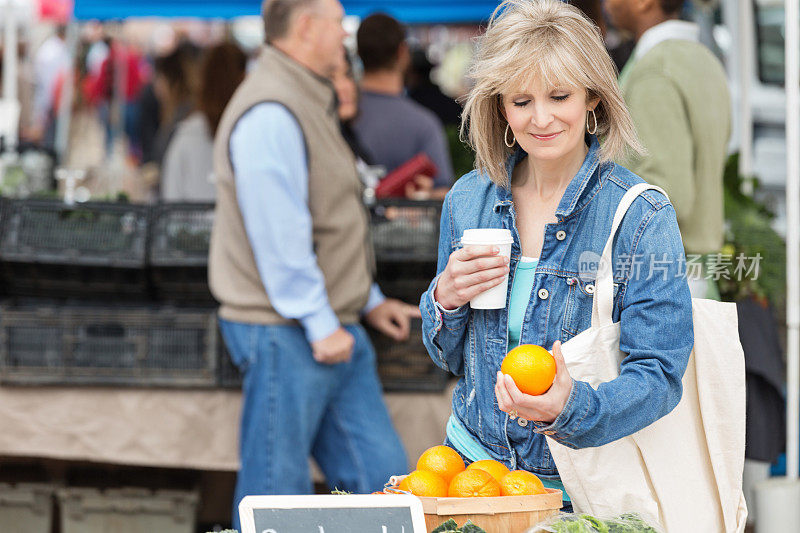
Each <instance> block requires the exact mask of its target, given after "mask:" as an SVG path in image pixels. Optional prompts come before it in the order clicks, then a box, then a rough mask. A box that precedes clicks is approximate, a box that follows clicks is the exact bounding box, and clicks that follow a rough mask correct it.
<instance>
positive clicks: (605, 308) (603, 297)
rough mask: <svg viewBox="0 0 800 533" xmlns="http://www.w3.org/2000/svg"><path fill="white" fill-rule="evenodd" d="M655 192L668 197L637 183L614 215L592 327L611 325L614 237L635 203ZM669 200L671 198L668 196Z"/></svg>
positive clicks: (599, 275) (599, 271)
mask: <svg viewBox="0 0 800 533" xmlns="http://www.w3.org/2000/svg"><path fill="white" fill-rule="evenodd" d="M650 189H652V190H655V191H658V192H660V193H661V194H663V195H664V196H667V193H666V192H664V189H662V188H661V187H656V186H655V185H650V184H649V183H637V184H636V185H634V186H632V187H631V188H630V189H628V191H627V192H626V193H625V195H624V196H623V197H622V200H620V201H619V206H617V212H616V213H614V221H613V222H612V224H611V235H609V236H608V241H606V245H605V248H603V254H602V255H601V256H600V264H599V265H598V268H597V279H596V281H595V285H594V289H595V290H594V301H593V302H592V327H600V326H607V325H610V324H611V320H612V313H613V311H614V266H613V263H612V261H611V260H612V257H611V250H612V249H613V248H614V237H615V236H616V234H617V230H618V229H619V226H620V224H621V223H622V219H623V218H625V213H627V212H628V208H629V207H630V206H631V204H632V203H633V201H634V200H635V199H636V198H637V197H638V196H639V195H640V194H641V193H643V192H644V191H647V190H650ZM667 199H669V196H667Z"/></svg>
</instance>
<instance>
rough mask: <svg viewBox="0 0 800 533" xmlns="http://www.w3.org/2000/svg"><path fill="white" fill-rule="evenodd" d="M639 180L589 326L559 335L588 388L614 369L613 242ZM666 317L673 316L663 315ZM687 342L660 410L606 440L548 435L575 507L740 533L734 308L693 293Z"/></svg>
mask: <svg viewBox="0 0 800 533" xmlns="http://www.w3.org/2000/svg"><path fill="white" fill-rule="evenodd" d="M647 189H655V190H658V191H660V192H662V193H663V192H664V191H663V190H662V189H660V188H658V187H655V186H652V185H648V184H646V183H642V184H637V185H634V186H633V187H631V188H630V190H628V192H627V193H626V194H625V195H624V196H623V198H622V200H621V201H620V204H619V207H618V208H617V212H616V214H615V215H614V220H613V224H612V228H611V235H610V236H609V238H608V242H607V243H606V245H605V248H604V249H603V254H602V256H601V259H600V266H599V269H598V273H597V280H596V282H595V292H594V301H593V304H592V306H593V309H592V325H591V327H590V328H589V329H587V330H586V331H583V332H582V333H580V334H579V335H577V336H575V337H574V338H572V339H570V340H569V341H568V342H566V343H564V345H563V347H562V351H563V354H564V359H565V361H566V364H567V368H568V369H569V372H570V374H571V375H572V377H573V378H574V379H576V380H580V381H586V382H588V383H589V384H590V385H591V386H592V387H593V388H594V389H597V387H598V386H599V385H600V383H603V382H606V381H611V380H613V379H614V378H616V377H617V376H618V375H619V368H620V362H621V361H622V360H623V358H624V357H625V355H626V354H624V353H622V352H620V349H619V338H620V325H619V323H618V322H617V323H613V322H612V306H613V294H614V293H613V291H614V284H613V277H612V272H613V268H612V262H611V249H612V243H613V241H614V236H615V234H616V232H617V229H618V228H619V225H620V223H621V222H622V218H623V217H624V216H625V213H626V212H627V210H628V208H629V207H630V205H631V203H633V201H634V199H635V198H636V197H637V196H639V194H641V193H642V192H643V191H645V190H647ZM663 320H670V317H669V316H664V317H663ZM692 322H693V324H694V348H693V349H692V353H691V356H690V358H689V364H688V366H687V368H686V373H685V374H684V376H683V396H682V398H681V401H680V403H679V404H678V406H677V407H676V408H675V409H674V410H673V411H672V412H670V413H669V414H668V415H667V416H665V417H663V418H661V419H659V420H657V421H656V422H654V423H653V424H651V425H650V426H648V427H646V428H644V429H642V430H640V431H638V432H636V433H634V434H632V435H630V436H627V437H624V438H622V439H619V440H617V441H614V442H611V443H609V444H606V445H604V446H599V447H595V448H585V449H581V450H573V449H571V448H568V447H566V446H563V445H561V444H559V443H558V442H556V441H555V440H553V439H552V438H550V437H548V438H547V443H548V445H549V447H550V452H551V454H552V456H553V459H554V460H555V463H556V466H557V467H558V471H559V473H560V475H561V480H562V482H563V483H564V487H565V489H566V491H567V493H568V494H569V496H570V498H571V499H572V502H573V506H574V508H575V510H576V512H586V513H590V514H592V515H599V516H601V517H608V516H616V515H618V514H620V513H623V512H628V511H636V512H638V513H640V514H641V515H642V517H643V518H646V519H648V520H655V521H658V522H659V523H660V524H661V525H662V526H664V528H665V529H666V532H667V533H694V532H697V533H712V532H726V533H727V532H742V531H744V527H745V522H746V518H747V508H746V506H745V501H744V494H743V493H742V470H743V468H744V428H745V375H744V353H743V351H742V347H741V344H740V343H739V332H738V328H737V317H736V307H735V304H732V303H722V302H716V301H712V300H703V299H693V300H692Z"/></svg>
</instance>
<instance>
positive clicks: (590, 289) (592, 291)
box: [586, 284, 594, 294]
mask: <svg viewBox="0 0 800 533" xmlns="http://www.w3.org/2000/svg"><path fill="white" fill-rule="evenodd" d="M586 292H588V293H589V294H594V285H591V284H590V285H586Z"/></svg>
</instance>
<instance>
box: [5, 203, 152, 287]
mask: <svg viewBox="0 0 800 533" xmlns="http://www.w3.org/2000/svg"><path fill="white" fill-rule="evenodd" d="M2 209H3V215H2V222H3V224H2V235H1V236H0V262H1V264H2V269H3V274H4V281H5V285H6V289H7V292H8V293H9V294H12V295H21V296H46V297H58V296H63V297H70V296H114V297H117V298H119V297H142V296H145V295H146V294H145V293H146V290H147V274H146V270H145V260H146V252H147V248H146V245H147V223H148V216H149V208H148V207H146V206H141V205H131V204H118V203H87V204H80V205H77V206H72V207H70V206H67V205H65V204H63V203H61V202H56V201H45V200H6V201H5V202H4V203H3V208H2Z"/></svg>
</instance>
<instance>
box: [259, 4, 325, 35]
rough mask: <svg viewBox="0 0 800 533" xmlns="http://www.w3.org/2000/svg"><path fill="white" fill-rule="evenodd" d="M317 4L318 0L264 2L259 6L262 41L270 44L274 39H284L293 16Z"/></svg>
mask: <svg viewBox="0 0 800 533" xmlns="http://www.w3.org/2000/svg"><path fill="white" fill-rule="evenodd" d="M317 3H319V0H264V4H263V5H262V6H261V14H262V17H263V19H264V40H265V41H266V42H267V43H271V42H273V41H274V40H275V39H280V38H282V37H285V36H286V34H287V32H288V31H289V25H290V24H291V22H292V17H293V16H294V14H295V13H297V11H298V10H300V9H303V8H307V7H310V6H313V5H314V4H317Z"/></svg>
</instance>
